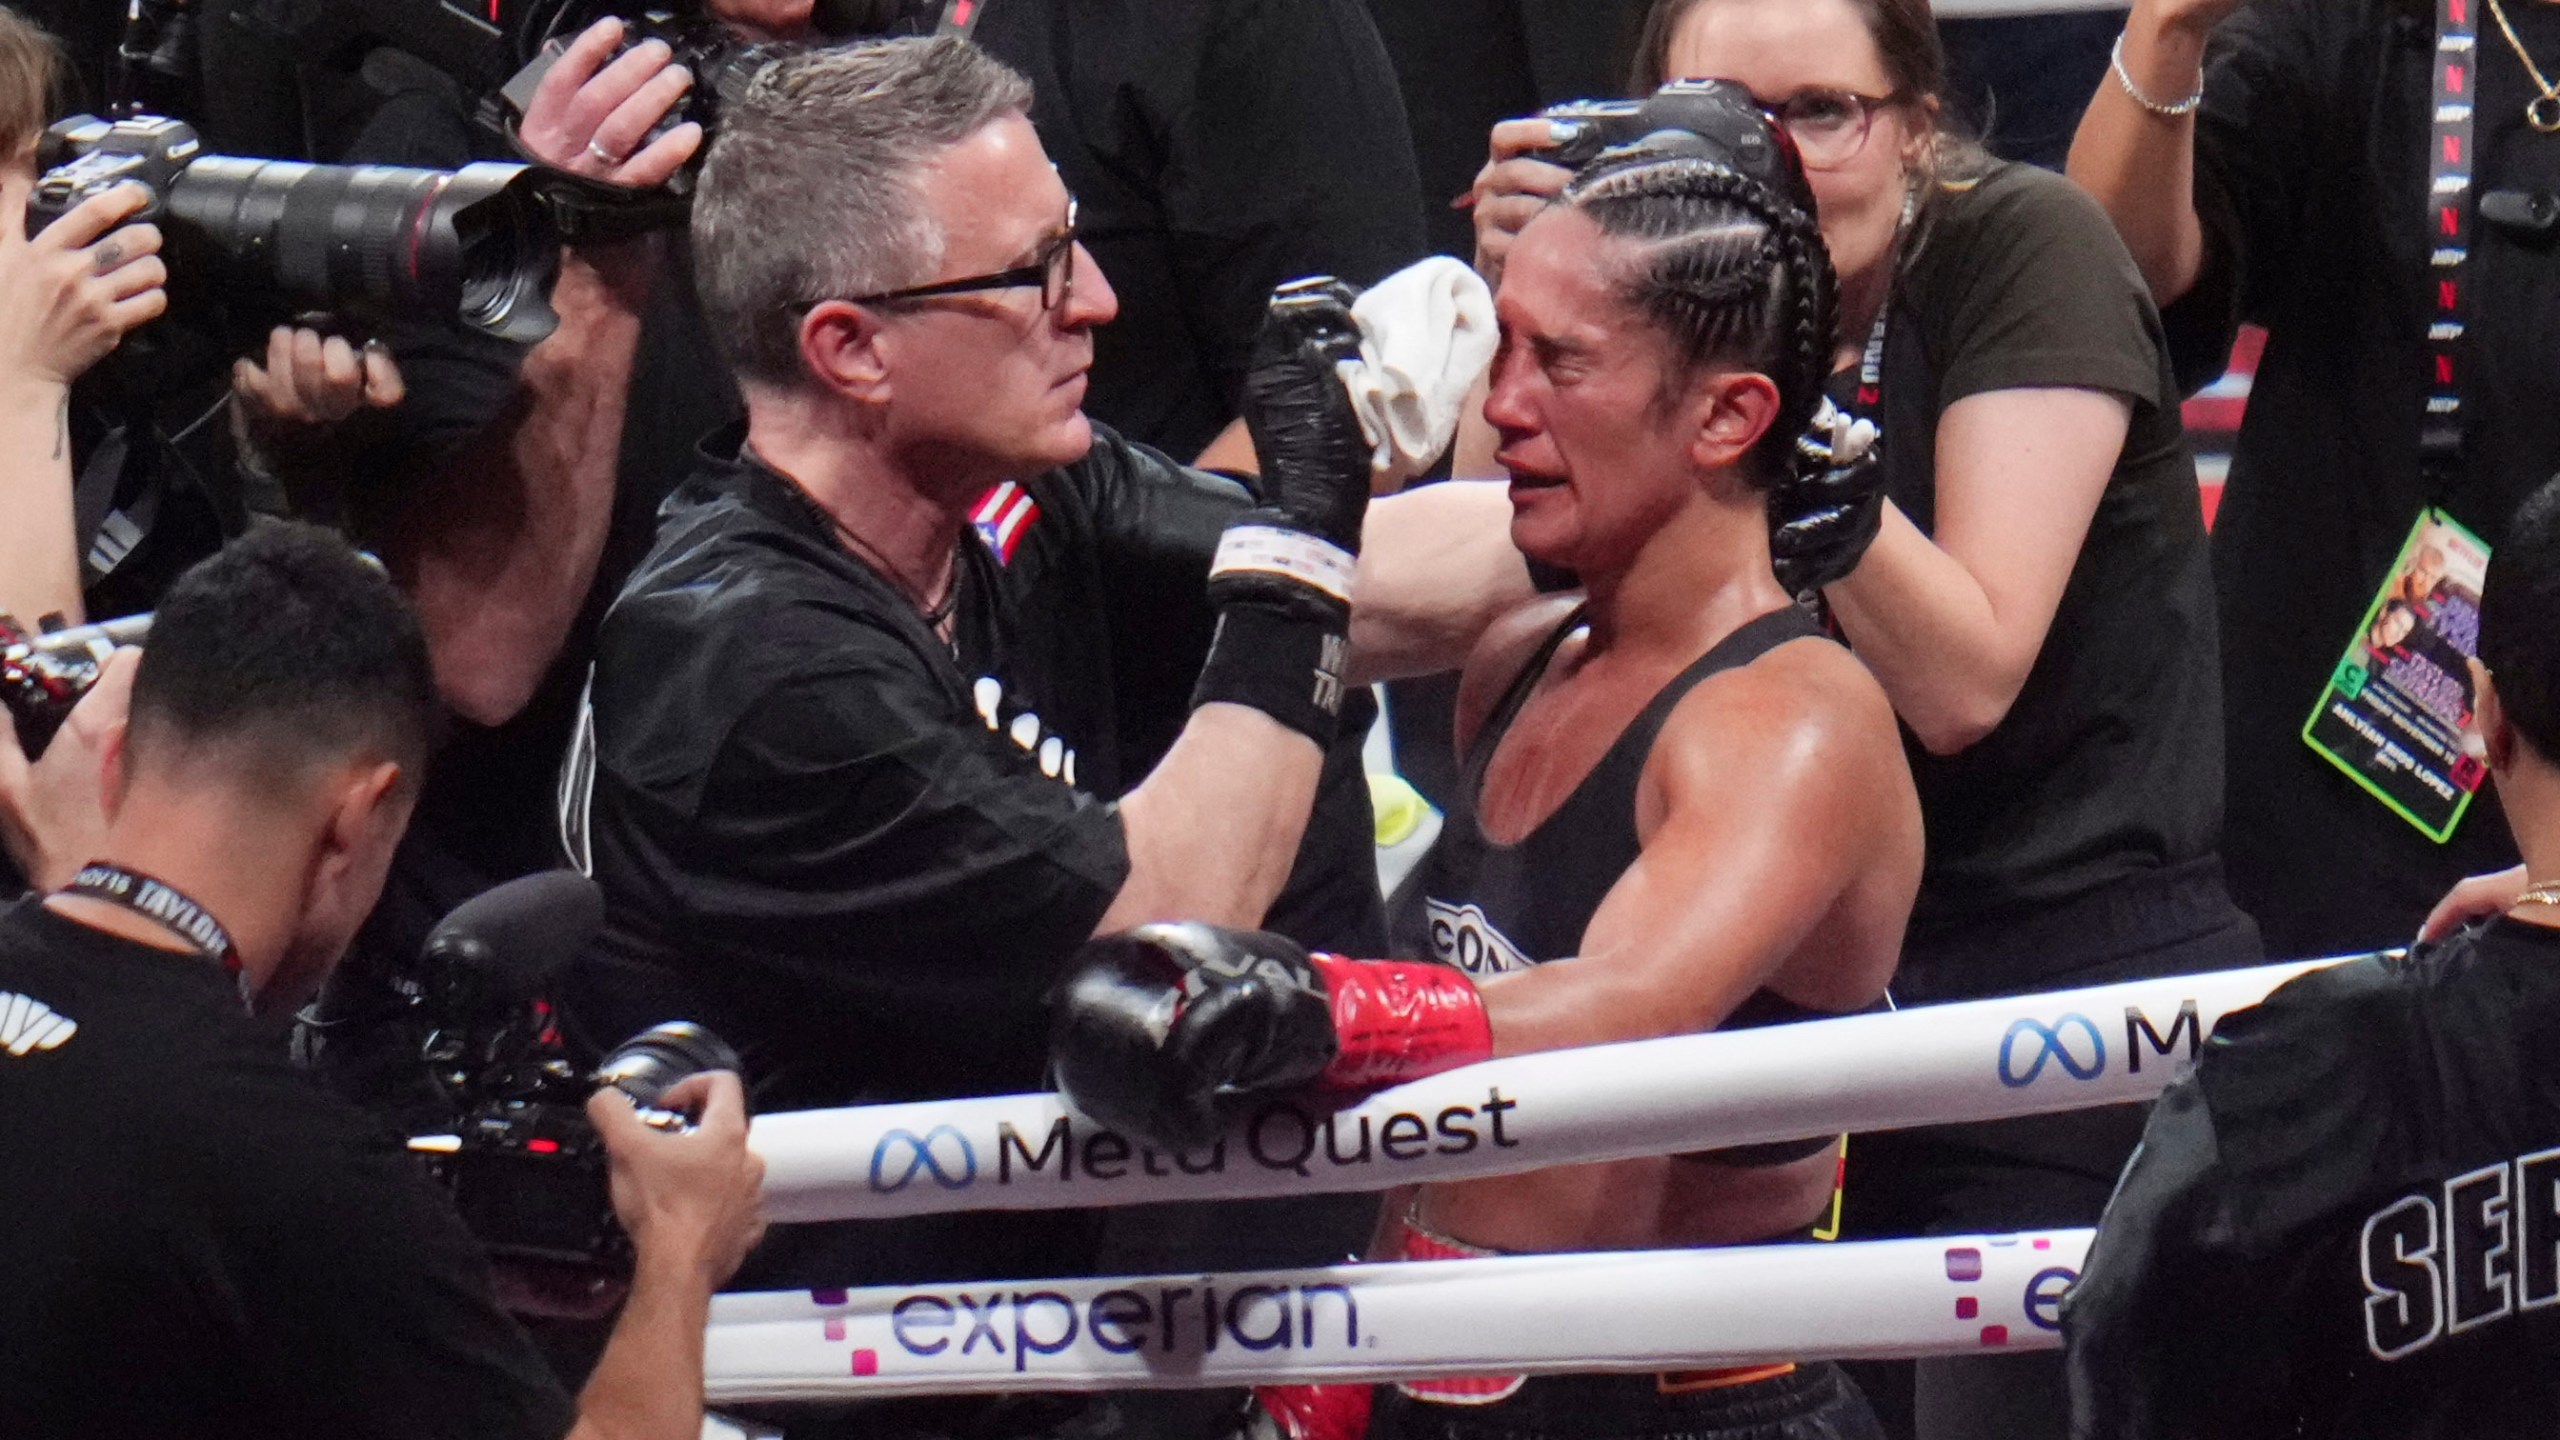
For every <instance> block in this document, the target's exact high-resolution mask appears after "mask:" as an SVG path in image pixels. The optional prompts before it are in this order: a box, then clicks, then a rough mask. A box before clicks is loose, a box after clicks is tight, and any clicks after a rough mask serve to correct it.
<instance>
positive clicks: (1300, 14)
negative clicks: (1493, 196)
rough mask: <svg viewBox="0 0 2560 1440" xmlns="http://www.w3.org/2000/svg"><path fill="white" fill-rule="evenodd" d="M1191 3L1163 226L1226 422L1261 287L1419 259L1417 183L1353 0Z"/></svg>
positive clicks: (1361, 12) (1382, 58)
mask: <svg viewBox="0 0 2560 1440" xmlns="http://www.w3.org/2000/svg"><path fill="white" fill-rule="evenodd" d="M1196 3H1197V6H1198V9H1199V10H1200V11H1201V12H1202V13H1201V14H1199V15H1198V16H1197V17H1196V21H1195V23H1196V24H1197V25H1198V27H1199V30H1198V33H1199V36H1200V40H1199V50H1200V53H1199V55H1198V56H1197V58H1196V61H1194V62H1193V63H1196V65H1197V66H1198V73H1197V75H1196V77H1195V79H1194V80H1193V83H1192V84H1190V85H1189V86H1188V87H1185V88H1184V90H1183V92H1182V93H1185V94H1187V95H1188V97H1189V99H1188V104H1187V105H1186V106H1185V108H1184V110H1183V112H1182V113H1179V114H1175V115H1172V116H1168V117H1166V130H1167V133H1166V135H1165V140H1164V143H1165V146H1166V152H1167V153H1166V155H1165V159H1164V165H1163V175H1164V184H1163V193H1162V203H1163V206H1164V228H1165V229H1166V231H1167V232H1169V234H1170V237H1171V244H1170V247H1169V249H1170V253H1171V256H1172V261H1173V265H1174V271H1175V283H1176V285H1177V287H1178V289H1179V292H1180V296H1181V308H1182V313H1183V316H1184V318H1185V320H1187V321H1188V322H1189V324H1190V327H1191V330H1192V332H1193V333H1194V334H1196V335H1198V336H1199V337H1200V348H1201V353H1202V355H1203V356H1204V358H1205V359H1206V361H1207V363H1208V365H1209V367H1210V369H1211V370H1212V371H1213V372H1214V374H1215V375H1216V377H1217V382H1218V386H1219V393H1220V398H1221V402H1222V403H1223V405H1224V406H1225V409H1226V413H1227V414H1229V415H1233V414H1235V413H1236V406H1237V403H1238V397H1240V396H1241V395H1242V394H1243V388H1244V375H1245V370H1246V367H1247V365H1248V363H1249V362H1250V360H1251V358H1252V354H1253V341H1254V337H1255V336H1256V335H1257V334H1259V333H1260V332H1261V329H1262V316H1263V311H1264V309H1265V308H1266V306H1267V305H1268V303H1269V301H1270V297H1271V290H1272V287H1273V286H1275V285H1278V284H1280V283H1282V282H1284V281H1288V280H1295V279H1298V278H1300V277H1301V276H1306V275H1338V276H1340V277H1342V278H1343V279H1345V280H1347V281H1349V282H1351V283H1352V284H1353V285H1355V286H1368V285H1372V284H1375V283H1376V282H1377V281H1379V280H1381V279H1384V278H1385V277H1386V276H1388V275H1390V274H1393V273H1394V272H1395V271H1397V270H1400V269H1402V268H1404V267H1405V266H1407V265H1409V264H1412V263H1413V262H1414V261H1416V260H1419V259H1421V258H1422V256H1423V254H1424V248H1423V240H1422V218H1421V217H1422V181H1421V179H1420V177H1419V175H1418V174H1417V173H1416V170H1415V167H1414V161H1413V142H1412V137H1411V133H1410V131H1409V130H1408V129H1407V127H1406V125H1405V115H1404V101H1403V98H1402V96H1401V95H1400V94H1399V93H1398V91H1397V89H1396V77H1395V72H1394V70H1393V69H1392V68H1390V67H1389V65H1388V63H1387V52H1386V46H1385V44H1384V43H1383V42H1381V41H1380V40H1379V38H1378V29H1377V25H1376V23H1375V22H1373V21H1372V20H1371V19H1370V17H1369V13H1368V11H1367V9H1366V8H1365V7H1364V6H1363V5H1362V3H1361V0H1223V3H1215V4H1211V3H1206V0H1196ZM1186 28H1187V27H1186Z"/></svg>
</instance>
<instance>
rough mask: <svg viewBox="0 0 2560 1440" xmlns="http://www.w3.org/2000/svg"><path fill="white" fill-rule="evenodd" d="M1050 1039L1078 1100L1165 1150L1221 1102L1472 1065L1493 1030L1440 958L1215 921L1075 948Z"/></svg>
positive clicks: (1187, 1139) (1371, 1084)
mask: <svg viewBox="0 0 2560 1440" xmlns="http://www.w3.org/2000/svg"><path fill="white" fill-rule="evenodd" d="M1053 1022H1054V1023H1053V1025H1052V1028H1051V1032H1050V1047H1049V1053H1050V1060H1051V1063H1052V1064H1053V1066H1054V1068H1055V1070H1056V1072H1057V1079H1058V1088H1059V1090H1060V1091H1062V1092H1063V1093H1064V1094H1065V1095H1066V1097H1067V1099H1068V1100H1069V1101H1070V1102H1071V1103H1073V1104H1074V1106H1075V1107H1076V1109H1078V1110H1080V1111H1082V1112H1083V1113H1085V1114H1086V1115H1089V1116H1091V1117H1092V1118H1094V1119H1096V1120H1099V1121H1101V1122H1102V1123H1103V1124H1105V1125H1108V1126H1110V1127H1111V1128H1113V1129H1115V1130H1121V1131H1125V1132H1127V1133H1129V1134H1132V1135H1136V1136H1138V1137H1140V1138H1142V1139H1145V1140H1148V1141H1151V1142H1153V1143H1155V1144H1158V1145H1161V1146H1165V1147H1167V1148H1170V1149H1177V1150H1179V1149H1188V1148H1191V1147H1194V1146H1198V1145H1203V1144H1206V1143H1208V1142H1209V1141H1211V1140H1214V1139H1216V1138H1217V1136H1218V1135H1219V1134H1220V1133H1221V1131H1223V1130H1224V1128H1225V1121H1226V1116H1225V1113H1224V1107H1225V1104H1226V1103H1227V1102H1229V1101H1231V1100H1233V1099H1236V1098H1239V1097H1244V1096H1251V1095H1255V1094H1267V1093H1270V1092H1274V1091H1283V1090H1294V1089H1300V1088H1319V1089H1329V1090H1348V1091H1358V1090H1369V1089H1375V1088H1377V1087H1378V1086H1381V1085H1390V1084H1394V1083H1397V1082H1399V1081H1403V1080H1411V1079H1416V1078H1418V1077H1420V1076H1424V1075H1433V1074H1437V1073H1439V1072H1440V1071H1443V1070H1451V1069H1455V1068H1457V1067H1458V1066H1460V1065H1471V1064H1474V1063H1475V1062H1477V1061H1479V1060H1483V1059H1487V1058H1489V1057H1490V1056H1491V1055H1492V1053H1493V1029H1492V1023H1491V1021H1490V1020H1488V1019H1487V1017H1486V1015H1485V1010H1484V1001H1483V999H1482V998H1481V997H1480V996H1479V995H1478V994H1477V993H1476V988H1475V985H1474V983H1473V982H1472V981H1470V980H1468V979H1467V977H1466V975H1465V974H1464V973H1463V972H1461V971H1458V970H1454V969H1451V968H1449V967H1448V966H1445V965H1433V964H1428V963H1423V962H1408V961H1399V960H1346V959H1343V958H1342V957H1341V956H1338V955H1311V954H1309V953H1308V952H1307V950H1306V949H1305V948H1304V947H1303V946H1300V945H1299V944H1298V943H1297V942H1295V941H1293V940H1290V939H1287V938H1286V937H1284V936H1279V935H1272V934H1268V933H1266V932H1263V931H1258V930H1229V929H1225V928H1222V927H1220V926H1216V925H1200V924H1178V925H1142V926H1140V927H1138V928H1137V929H1135V930H1131V931H1129V932H1127V933H1125V934H1121V935H1112V936H1107V937H1105V938H1103V939H1100V940H1096V941H1093V942H1092V943H1091V944H1088V945H1087V946H1085V947H1084V949H1083V950H1082V951H1081V952H1079V953H1078V955H1077V957H1076V960H1075V963H1074V966H1073V967H1072V969H1071V970H1070V972H1069V974H1068V978H1067V982H1066V985H1065V987H1064V988H1063V989H1062V990H1061V992H1060V994H1059V997H1058V1002H1057V1008H1056V1013H1055V1015H1054V1017H1053Z"/></svg>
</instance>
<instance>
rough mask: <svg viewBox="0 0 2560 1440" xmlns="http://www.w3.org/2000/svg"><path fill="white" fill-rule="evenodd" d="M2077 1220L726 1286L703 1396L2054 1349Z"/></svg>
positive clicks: (1575, 1369)
mask: <svg viewBox="0 0 2560 1440" xmlns="http://www.w3.org/2000/svg"><path fill="white" fill-rule="evenodd" d="M2090 1234H2091V1232H2090V1231H2087V1230H2057V1231H2053V1232H2050V1233H2042V1234H2030V1235H2006V1236H1995V1237H1982V1236H1973V1237H1962V1238H1952V1239H1932V1240H1883V1241H1874V1242H1869V1243H1863V1244H1844V1245H1762V1246H1751V1247H1740V1248H1730V1249H1718V1250H1675V1251H1633V1252H1614V1253H1603V1254H1582V1255H1522V1256H1512V1257H1507V1258H1503V1259H1495V1260H1449V1261H1427V1262H1414V1263H1407V1264H1391V1265H1344V1266H1335V1267H1331V1268H1326V1269H1315V1270H1279V1271H1264V1272H1260V1273H1256V1274H1246V1275H1167V1276H1149V1277H1144V1278H1121V1279H1089V1280H1088V1279H1077V1280H1032V1281H1017V1282H1006V1281H990V1282H986V1283H980V1284H961V1285H940V1286H932V1287H920V1288H914V1289H901V1288H881V1289H872V1290H855V1291H850V1292H834V1293H826V1292H821V1293H819V1294H817V1295H815V1296H813V1295H812V1294H811V1293H810V1292H807V1291H788V1292H773V1293H764V1294H744V1295H723V1296H720V1297H718V1298H717V1299H715V1300H713V1302H712V1311H711V1329H710V1339H709V1348H708V1351H707V1373H708V1376H709V1380H708V1385H707V1394H708V1398H709V1399H710V1400H711V1401H712V1402H713V1403H715V1404H720V1403H740V1402H748V1401H787V1400H814V1399H842V1398H847V1397H882V1396H894V1395H926V1394H934V1395H942V1394H966V1393H981V1394H982V1393H991V1392H998V1391H1018V1390H1125V1389H1178V1388H1188V1387H1199V1386H1226V1385H1252V1384H1261V1383H1271V1382H1280V1383H1303V1382H1328V1381H1369V1380H1387V1379H1415V1378H1423V1377H1429V1376H1441V1375H1476V1374H1485V1373H1495V1374H1542V1375H1543V1374H1573V1373H1586V1372H1591V1371H1632V1372H1642V1371H1660V1370H1681V1369H1692V1368H1700V1367H1707V1366H1726V1365H1749V1364H1755V1363H1764V1362H1773V1361H1783V1360H1812V1359H1848V1358H1886V1357H1903V1356H1920V1355H1970V1354H1981V1353H1984V1352H1986V1351H1989V1352H2005V1351H2016V1350H2043V1349H2051V1348H2053V1347H2055V1346H2057V1345H2059V1344H2060V1343H2061V1335H2060V1331H2059V1326H2060V1319H2059V1317H2060V1307H2061V1297H2062V1293H2063V1291H2064V1290H2066V1289H2067V1288H2069V1286H2070V1284H2071V1282H2072V1281H2073V1280H2075V1279H2076V1278H2078V1273H2079V1270H2080V1265H2081V1261H2082V1258H2083V1256H2085V1255H2086V1253H2087V1251H2088V1248H2089V1237H2090Z"/></svg>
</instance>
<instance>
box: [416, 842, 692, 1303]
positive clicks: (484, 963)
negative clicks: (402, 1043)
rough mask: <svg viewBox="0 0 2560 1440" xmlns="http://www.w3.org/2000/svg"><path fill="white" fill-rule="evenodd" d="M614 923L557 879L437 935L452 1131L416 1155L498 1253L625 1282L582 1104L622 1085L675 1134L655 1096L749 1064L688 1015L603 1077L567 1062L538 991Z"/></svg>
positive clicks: (423, 994) (433, 1014)
mask: <svg viewBox="0 0 2560 1440" xmlns="http://www.w3.org/2000/svg"><path fill="white" fill-rule="evenodd" d="M603 918H604V901H603V897H602V894H601V892H599V891H598V890H597V889H596V887H595V884H594V882H592V881H590V880H588V879H587V878H586V877H584V876H582V875H580V874H578V873H577V872H576V871H573V870H561V871H551V872H547V873H544V874H539V875H529V876H526V877H524V878H523V879H520V880H514V881H510V882H508V883H507V884H505V885H501V886H499V887H498V888H497V889H495V890H492V891H489V892H488V893H487V894H484V895H482V896H480V897H478V898H477V899H474V900H472V901H470V902H469V903H467V904H465V905H463V906H462V907H461V908H459V909H457V910H455V911H454V912H453V914H451V915H449V916H447V917H446V918H445V919H444V921H443V922H442V923H441V924H439V925H438V926H437V927H436V928H435V931H434V933H433V934H431V935H430V936H429V937H428V939H427V945H426V956H425V958H426V975H427V977H428V978H427V981H426V983H425V984H424V985H423V986H422V987H420V990H419V992H418V995H417V1003H418V1004H420V1005H421V1006H422V1007H423V1008H424V1009H425V1011H426V1017H427V1020H428V1022H429V1030H428V1033H427V1036H426V1039H425V1042H424V1046H423V1051H422V1058H423V1059H424V1060H425V1062H426V1066H427V1069H428V1070H429V1072H430V1073H431V1074H432V1075H433V1077H434V1080H435V1083H436V1086H437V1089H438V1090H439V1092H440V1093H441V1095H442V1097H443V1099H444V1102H445V1105H446V1107H447V1109H448V1113H450V1114H451V1115H452V1116H453V1128H452V1130H451V1131H450V1132H449V1133H444V1134H436V1135H421V1136H415V1137H412V1138H411V1140H410V1141H409V1149H410V1150H411V1152H412V1153H415V1154H417V1155H418V1156H420V1157H421V1158H422V1159H423V1160H424V1161H425V1162H426V1164H427V1167H428V1170H429V1172H430V1173H431V1174H433V1175H434V1176H435V1177H436V1178H437V1179H439V1180H441V1181H442V1182H444V1184H445V1185H446V1186H447V1187H448V1188H449V1189H450V1190H451V1192H452V1195H453V1203H454V1208H455V1209H456V1210H458V1211H459V1212H460V1213H461V1215H462V1220H463V1223H464V1224H465V1225H466V1226H468V1227H469V1228H470V1230H471V1233H472V1234H473V1235H474V1236H475V1237H477V1238H478V1239H479V1241H480V1242H481V1244H482V1245H483V1246H484V1247H485V1248H486V1249H487V1250H488V1252H489V1254H490V1255H491V1256H492V1257H493V1258H496V1259H501V1260H506V1261H510V1262H516V1263H518V1264H520V1265H530V1266H533V1267H536V1268H540V1269H547V1270H551V1271H554V1272H558V1273H565V1274H566V1275H569V1276H571V1277H607V1278H622V1277H627V1276H628V1275H629V1274H630V1273H631V1259H632V1256H631V1244H630V1239H629V1237H628V1236H626V1235H625V1234H624V1233H623V1230H622V1227H621V1225H620V1224H619V1223H617V1222H616V1221H615V1219H614V1215H613V1198H612V1192H611V1190H610V1188H609V1185H608V1177H607V1169H606V1155H605V1148H604V1142H603V1141H602V1139H601V1138H599V1137H598V1135H597V1134H596V1130H595V1126H594V1125H593V1124H592V1123H590V1122H589V1121H588V1119H587V1114H586V1104H587V1100H588V1099H589V1097H591V1096H593V1095H594V1094H595V1093H596V1091H597V1090H598V1089H600V1088H602V1087H605V1086H611V1087H613V1088H615V1089H617V1090H620V1091H622V1092H623V1093H624V1094H625V1095H628V1096H629V1097H631V1102H632V1104H634V1105H636V1106H638V1107H640V1110H641V1113H642V1118H643V1119H645V1120H647V1121H648V1122H649V1123H650V1124H652V1125H655V1126H657V1127H659V1128H661V1129H679V1128H682V1127H683V1126H684V1125H686V1124H688V1123H689V1121H688V1120H687V1118H686V1117H685V1116H683V1115H681V1114H676V1113H673V1112H668V1111H661V1110H658V1109H656V1106H657V1103H658V1101H659V1099H660V1097H662V1096H663V1095H665V1093H666V1092H667V1091H668V1090H670V1089H672V1088H674V1087H675V1085H676V1084H677V1083H678V1082H680V1081H682V1080H684V1079H686V1078H688V1077H690V1076H693V1075H698V1074H701V1073H703V1072H704V1071H709V1070H731V1071H734V1070H737V1069H739V1068H740V1066H739V1062H738V1056H737V1052H736V1051H734V1050H732V1049H730V1048H729V1046H728V1045H727V1044H726V1043H725V1042H723V1041H722V1040H721V1039H720V1037H719V1036H717V1035H714V1034H712V1033H711V1032H710V1031H708V1030H705V1029H703V1028H702V1027H701V1026H699V1025H694V1024H690V1023H688V1022H684V1021H674V1022H670V1023H668V1024H664V1025H658V1026H654V1027H652V1028H650V1029H648V1030H644V1031H642V1032H641V1033H640V1034H638V1035H634V1036H632V1037H631V1038H630V1039H628V1040H626V1041H624V1042H622V1044H620V1045H618V1046H616V1047H614V1049H613V1051H612V1052H611V1053H610V1054H608V1055H606V1056H605V1057H604V1059H603V1061H602V1062H601V1063H600V1064H598V1065H596V1066H595V1067H593V1068H592V1069H589V1068H586V1067H583V1066H580V1065H578V1064H577V1063H575V1062H574V1061H573V1060H572V1059H571V1058H570V1056H569V1053H568V1047H567V1045H566V1044H565V1043H564V1041H563V1039H562V1037H561V1035H560V1030H559V1026H558V1024H557V1022H556V1020H555V1018H554V1016H553V1014H552V1012H551V1008H550V1006H549V1005H548V1003H547V1002H545V1001H544V1000H543V998H542V995H541V992H542V990H543V989H544V987H545V986H546V985H547V983H548V981H549V979H550V978H551V976H553V975H554V974H556V973H557V972H558V971H559V970H560V968H561V967H562V966H563V965H565V964H566V963H567V962H568V961H569V960H571V959H574V958H575V957H576V955H577V953H578V952H579V951H581V950H583V949H584V948H585V947H586V944H587V942H588V941H589V940H590V939H592V938H593V936H594V934H595V932H596V930H597V929H599V928H600V927H601V926H602V923H603Z"/></svg>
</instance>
